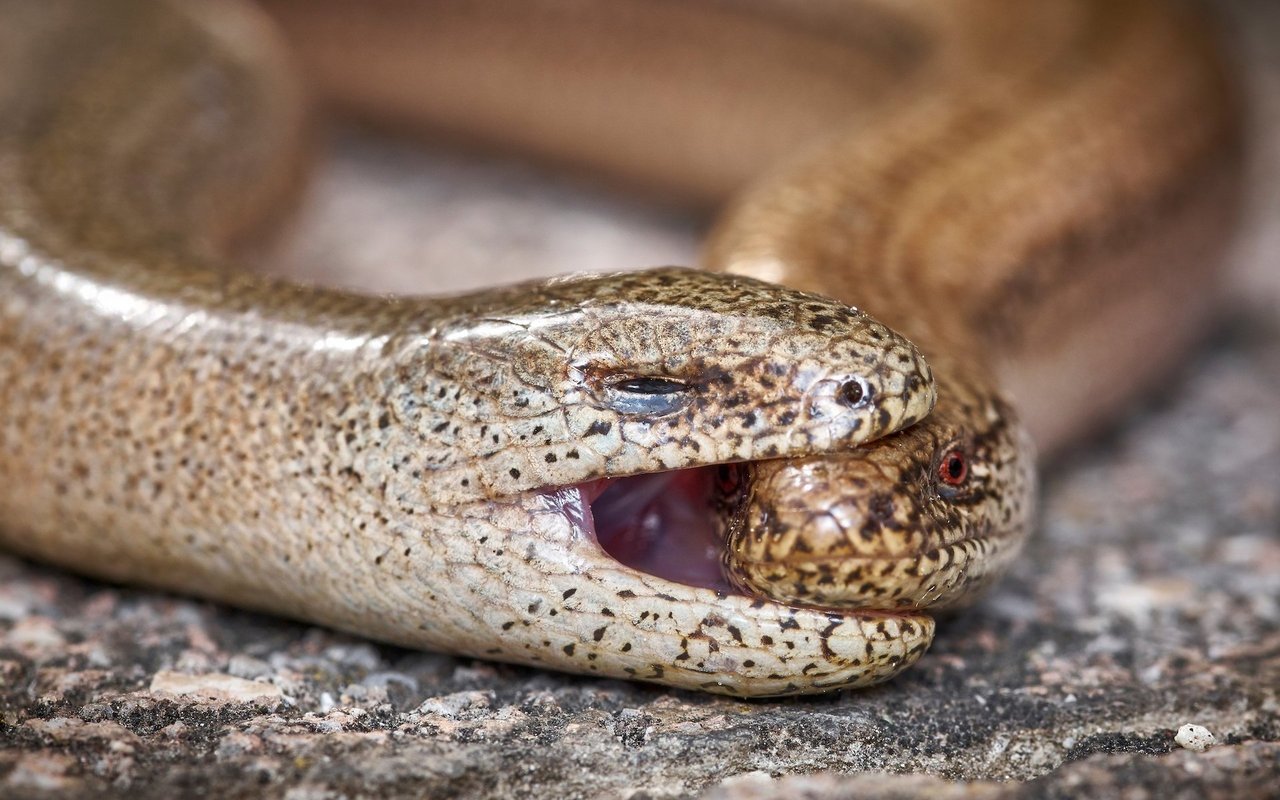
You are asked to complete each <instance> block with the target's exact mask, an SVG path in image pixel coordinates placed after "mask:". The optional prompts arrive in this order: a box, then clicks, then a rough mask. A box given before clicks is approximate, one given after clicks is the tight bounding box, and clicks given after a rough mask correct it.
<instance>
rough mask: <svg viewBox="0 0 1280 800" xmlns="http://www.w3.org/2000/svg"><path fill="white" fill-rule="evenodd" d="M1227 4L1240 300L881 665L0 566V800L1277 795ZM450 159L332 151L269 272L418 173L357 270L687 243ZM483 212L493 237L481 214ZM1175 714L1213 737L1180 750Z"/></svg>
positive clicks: (1262, 437)
mask: <svg viewBox="0 0 1280 800" xmlns="http://www.w3.org/2000/svg"><path fill="white" fill-rule="evenodd" d="M1225 8H1226V10H1227V11H1228V12H1230V17H1231V18H1233V19H1235V20H1236V21H1237V22H1241V23H1242V24H1241V25H1240V26H1239V28H1240V30H1241V31H1242V32H1243V35H1244V36H1245V37H1246V38H1245V44H1246V45H1248V44H1249V43H1252V44H1253V48H1252V49H1249V48H1248V47H1245V48H1244V49H1243V50H1242V52H1245V53H1252V54H1253V55H1254V59H1253V61H1252V62H1251V63H1252V69H1251V75H1252V76H1253V78H1254V80H1255V82H1256V88H1257V92H1256V94H1257V96H1258V97H1259V98H1260V99H1261V100H1262V105H1261V109H1262V115H1261V116H1260V119H1259V130H1260V131H1262V132H1263V134H1264V135H1263V136H1262V137H1261V139H1260V142H1261V147H1260V148H1259V153H1258V156H1259V157H1258V159H1257V163H1256V164H1255V175H1256V176H1258V180H1257V182H1256V183H1255V186H1257V187H1259V188H1258V189H1257V194H1258V197H1257V198H1256V202H1255V203H1254V207H1255V220H1254V225H1253V229H1254V230H1253V233H1252V236H1251V238H1250V239H1249V240H1248V242H1247V244H1246V245H1245V246H1244V247H1242V250H1241V252H1242V260H1243V261H1244V262H1245V263H1244V266H1243V268H1242V270H1241V271H1240V274H1241V276H1243V277H1241V278H1240V280H1241V281H1243V282H1244V284H1243V285H1245V286H1247V287H1248V288H1247V290H1246V291H1244V292H1238V293H1237V297H1238V298H1239V299H1238V300H1237V301H1236V302H1235V304H1234V305H1233V307H1232V313H1231V314H1230V315H1229V318H1228V319H1226V320H1224V322H1223V324H1222V326H1221V328H1220V330H1219V331H1218V333H1217V335H1216V336H1215V337H1214V339H1213V340H1212V341H1211V342H1209V343H1208V344H1207V345H1206V346H1205V347H1204V348H1203V349H1202V350H1201V351H1200V352H1199V353H1197V354H1196V355H1195V356H1194V357H1193V358H1192V359H1190V361H1189V363H1188V366H1187V367H1186V369H1185V370H1184V371H1183V372H1182V373H1181V374H1179V375H1175V376H1171V377H1170V379H1169V381H1168V382H1167V383H1166V385H1165V391H1164V392H1163V394H1162V396H1160V397H1156V398H1153V399H1151V400H1150V401H1149V402H1148V403H1147V404H1146V405H1145V406H1139V407H1137V408H1135V409H1134V410H1133V413H1132V415H1131V416H1129V417H1128V418H1126V419H1123V420H1121V421H1119V422H1118V424H1117V425H1116V427H1115V428H1114V430H1113V432H1112V433H1111V435H1110V436H1108V437H1106V438H1104V439H1102V440H1100V441H1095V442H1092V443H1090V444H1088V445H1087V446H1085V447H1082V448H1081V449H1080V450H1079V451H1078V452H1077V453H1075V454H1074V455H1073V456H1071V457H1070V458H1067V459H1064V460H1061V461H1057V462H1054V463H1051V464H1048V465H1046V469H1045V475H1046V479H1047V486H1046V490H1045V512H1044V521H1043V524H1042V526H1041V528H1040V530H1039V531H1038V533H1037V535H1036V536H1035V538H1034V540H1033V541H1032V543H1031V544H1030V546H1029V548H1028V551H1027V553H1026V555H1025V556H1024V557H1023V558H1022V559H1021V561H1020V562H1019V563H1018V566H1017V568H1016V570H1015V571H1014V573H1013V574H1012V575H1011V576H1010V577H1009V578H1008V579H1007V580H1005V581H1004V582H1003V583H1002V584H1001V585H1000V586H999V588H998V589H997V590H996V591H994V592H993V593H992V594H991V595H990V596H989V597H988V598H987V599H986V600H985V601H984V602H983V603H982V604H981V605H979V606H978V607H977V608H976V609H974V610H972V611H969V612H966V613H964V614H961V615H957V616H955V617H953V618H950V619H946V620H944V621H943V622H942V624H941V626H940V628H941V631H940V635H939V637H938V640H937V642H936V644H935V646H934V647H933V650H932V651H931V653H930V654H929V655H928V656H927V657H926V658H925V660H924V661H923V662H922V663H921V664H920V665H919V666H918V667H916V668H915V669H913V670H911V671H909V672H908V673H906V674H905V675H903V676H902V677H901V678H900V679H898V680H896V681H895V682H893V683H891V684H889V685H887V686H884V687H881V688H878V689H874V690H871V691H864V692H859V693H845V694H840V695H835V696H829V697H821V698H810V699H800V700H788V701H784V702H742V701H734V700H726V699H722V698H713V697H706V696H700V695H694V694H686V693H680V692H673V691H668V690H664V689H659V688H654V687H648V686H640V685H631V684H625V683H620V682H609V681H598V680H588V679H578V678H573V677H568V676H563V675H558V674H553V673H547V672H540V671H537V670H531V669H522V668H516V667H508V666H502V665H495V664H490V663H486V662H479V661H472V660H467V659H456V658H450V657H445V656H439V655H434V654H430V653H415V652H408V651H403V650H398V649H395V648H390V647H382V646H379V645H375V644H371V643H368V642H365V641H361V640H359V639H356V638H353V637H349V636H344V635H341V634H336V633H333V632H330V631H326V630H321V629H316V628H309V627H306V626H302V625H298V624H294V623H291V622H288V621H283V620H278V619H274V618H269V617H263V616H257V615H252V614H248V613H243V612H239V611H235V610H232V609H227V608H224V607H219V606H215V605H211V604H207V603H201V602H197V601H192V600H188V599H182V598H177V597H172V596H166V595H159V594H155V593H149V592H144V591H138V590H132V589H121V588H116V587H110V586H106V585H103V584H99V583H93V582H90V581H85V580H82V579H79V578H75V577H72V576H69V575H66V574H63V573H60V572H57V571H55V570H51V569H48V568H45V567H42V566H38V565H33V564H30V563H25V562H22V561H19V560H17V559H14V558H11V557H7V556H3V555H0V797H15V798H19V797H64V796H65V797H88V796H95V797H96V796H112V795H114V796H122V797H123V796H128V797H138V798H146V797H157V798H160V797H175V796H213V797H226V798H233V797H250V796H260V795H263V794H266V795H272V796H284V797H289V798H296V799H297V800H302V799H303V798H338V797H359V796H367V797H374V796H424V797H449V796H474V797H507V796H510V797H526V796H552V797H632V798H674V797H693V796H699V795H703V796H705V797H707V798H715V799H716V800H730V799H731V798H732V799H735V800H738V799H745V798H763V797H775V796H787V797H802V798H815V799H816V798H855V797H858V798H864V797H866V798H905V797H915V796H930V797H936V798H953V797H954V798H1006V797H1031V796H1035V797H1040V796H1048V797H1075V796H1116V795H1120V794H1121V793H1124V796H1126V797H1134V798H1147V797H1159V798H1162V800H1169V799H1170V798H1181V797H1188V798H1190V797H1223V798H1227V797H1232V798H1234V797H1255V796H1257V797H1262V796H1280V313H1278V312H1280V219H1278V218H1277V216H1278V215H1277V214H1276V213H1275V209H1276V208H1280V202H1277V196H1280V189H1277V188H1275V187H1276V184H1277V183H1280V180H1277V176H1278V175H1280V158H1277V155H1278V154H1280V108H1278V106H1280V91H1277V87H1278V86H1280V55H1278V54H1277V53H1276V52H1275V51H1274V42H1275V41H1276V40H1280V24H1278V23H1280V6H1277V5H1275V4H1272V3H1268V2H1267V0H1235V1H1234V2H1229V3H1226V4H1225ZM1268 58H1270V59H1272V60H1271V62H1270V63H1268V62H1267V59H1268ZM460 169H463V168H460V167H458V166H457V163H456V162H453V161H443V162H440V161H433V160H429V159H425V158H422V157H420V156H416V155H408V154H406V153H405V152H404V151H402V150H399V149H397V148H394V147H391V148H386V147H382V146H377V147H375V146H373V145H369V144H367V143H361V142H354V143H348V144H347V145H346V147H345V150H344V152H343V154H342V155H341V156H340V157H339V158H338V160H337V162H336V163H335V165H334V166H332V167H331V168H330V172H329V175H328V177H327V178H326V179H325V183H324V184H323V185H322V188H321V191H320V197H319V200H318V201H317V204H316V206H314V207H313V208H312V209H311V210H310V211H308V212H307V215H306V217H305V219H306V220H308V221H304V223H303V230H304V233H305V234H307V235H306V237H305V238H307V240H308V241H310V242H311V244H309V245H303V246H299V247H298V248H297V249H296V250H295V251H294V252H292V254H290V255H288V256H286V258H285V259H284V263H285V264H286V266H285V267H284V268H285V269H289V268H290V267H289V266H288V265H290V264H291V265H293V267H295V268H298V267H299V266H300V265H303V264H306V263H308V262H310V268H311V269H312V270H315V269H317V267H316V262H317V260H319V261H323V260H324V259H325V258H334V259H336V260H337V261H342V260H344V259H345V261H346V262H347V263H348V264H352V263H355V264H358V263H359V262H360V258H361V254H360V253H359V252H354V250H353V248H351V247H350V246H348V250H352V252H348V253H346V254H345V255H344V254H343V253H341V252H338V253H337V255H334V253H335V251H341V250H342V247H343V244H342V242H343V240H344V236H343V233H342V230H341V229H340V226H339V224H338V223H337V222H336V220H338V219H339V218H351V219H356V220H357V223H359V220H361V219H364V220H368V219H371V218H374V217H381V216H384V215H386V214H388V213H394V210H395V209H396V208H401V207H403V206H404V205H405V204H406V200H405V198H406V197H407V196H409V195H410V194H413V193H415V192H420V191H422V187H423V186H424V185H425V186H428V187H431V186H435V187H436V189H435V191H437V192H443V194H437V195H436V197H437V198H438V199H437V200H436V201H434V202H435V205H434V206H433V207H431V208H430V209H429V210H428V211H427V212H426V213H428V214H429V215H430V216H433V217H438V216H439V215H440V214H448V215H449V216H448V217H447V219H446V221H445V223H444V224H442V225H441V226H440V229H441V230H442V231H443V230H447V231H450V233H448V234H447V235H446V234H440V235H437V236H435V237H434V238H433V237H432V236H430V235H428V236H426V237H425V238H424V237H423V236H422V235H421V231H420V230H419V227H418V226H417V224H416V222H410V223H409V224H408V227H404V226H402V227H401V229H400V230H401V231H402V232H401V233H400V234H391V236H392V238H394V237H395V236H397V235H398V236H399V237H400V241H399V242H395V241H392V242H390V243H386V245H385V249H382V250H376V251H375V252H376V253H379V254H380V255H378V256H376V257H377V258H379V259H380V260H385V254H386V253H399V254H401V256H403V257H402V258H399V259H394V260H398V261H400V262H401V263H403V262H404V261H406V260H414V259H421V258H424V257H426V258H432V257H434V256H435V255H436V254H438V253H439V252H449V253H452V254H454V257H455V258H461V259H462V261H461V263H463V264H470V263H472V261H474V263H476V264H480V263H485V262H487V261H492V253H493V252H494V248H499V249H502V250H504V251H510V252H520V253H522V256H521V262H522V265H523V264H524V263H525V261H531V262H534V263H540V264H542V265H544V266H545V267H546V268H547V269H553V268H587V267H596V268H599V267H602V266H605V267H608V266H615V265H621V264H623V263H633V264H636V265H641V264H645V263H654V262H666V261H683V262H687V261H689V260H690V255H689V251H690V248H691V247H692V244H691V243H692V241H693V232H694V229H695V225H694V224H693V223H689V222H685V221H682V220H680V219H678V218H675V217H673V216H671V215H667V214H664V213H662V212H654V211H651V210H646V209H643V208H640V207H639V206H636V205H632V204H628V203H618V202H614V201H610V200H601V199H600V198H599V197H598V196H596V195H595V194H592V193H591V192H586V193H578V192H576V191H574V190H568V189H565V188H564V187H563V186H561V185H552V186H551V187H550V188H545V187H543V188H538V187H536V186H535V187H530V184H531V183H536V181H531V180H530V179H529V178H528V173H527V172H525V171H523V170H520V169H511V168H505V167H504V168H499V169H498V170H496V171H489V170H487V169H480V168H475V167H467V168H465V172H466V173H467V174H468V175H469V176H471V177H469V178H468V179H467V181H464V182H462V183H461V184H458V183H457V182H455V181H454V180H453V177H454V176H455V175H456V174H457V172H458V171H459V170H460ZM442 179H443V180H444V181H445V182H444V183H441V182H440V181H441V180H442ZM459 185H460V186H461V187H462V188H458V186H459ZM442 186H443V187H444V188H441V187H442ZM512 187H516V188H515V189H514V190H513V188H512ZM548 193H549V194H548ZM415 196H416V195H415ZM548 197H550V198H551V202H548ZM495 207H497V209H498V212H499V213H498V215H497V216H500V217H502V218H503V220H504V222H508V223H510V222H511V221H512V220H515V221H516V224H515V225H514V226H512V225H504V226H503V227H501V228H498V227H496V226H494V224H493V222H492V220H493V219H494V216H495V215H494V208H495ZM548 207H555V208H557V209H559V211H556V212H553V213H552V215H551V216H547V214H548V213H549V212H547V211H546V208H548ZM438 221H439V220H438V219H437V222H438ZM433 224H434V223H433ZM459 230H463V231H470V233H468V234H465V235H463V236H462V238H461V239H455V238H447V237H457V236H458V235H459V233H458V232H459ZM404 231H410V232H412V235H410V234H409V233H404ZM441 236H446V238H443V239H442V238H441ZM326 237H328V238H326ZM492 238H500V241H498V242H496V243H495V242H493V241H491V239H492ZM361 250H362V251H364V252H365V254H366V255H367V253H368V250H369V248H368V247H367V245H362V247H361ZM602 253H603V254H604V255H602ZM326 254H327V255H326ZM459 254H461V255H459ZM486 254H488V255H487V256H486ZM369 257H370V258H373V257H374V256H369ZM469 259H470V260H469ZM455 263H458V262H455ZM323 268H324V265H323V264H321V265H320V267H319V269H321V270H323ZM522 268H523V266H522ZM460 271H461V272H470V271H471V270H470V267H465V268H464V269H462V270H460ZM312 274H315V273H314V272H313V273H312ZM472 277H475V276H472ZM382 280H384V282H385V283H387V284H389V285H396V281H397V280H401V281H403V280H404V278H403V276H401V277H400V278H397V277H395V276H391V277H387V278H383V279H382ZM476 280H478V281H479V282H484V281H485V280H488V278H486V277H476ZM399 285H400V286H404V285H406V284H404V283H400V284H399ZM407 285H413V284H412V283H409V284H407ZM433 288H434V287H433ZM1188 723H1193V724H1197V725H1201V726H1203V727H1204V728H1206V729H1208V731H1209V732H1210V733H1211V734H1212V735H1213V736H1214V737H1215V739H1216V742H1217V744H1216V745H1215V746H1212V747H1210V748H1209V749H1207V750H1205V751H1204V752H1194V751H1192V750H1189V749H1184V748H1183V747H1182V746H1180V745H1179V744H1178V743H1177V742H1176V741H1175V736H1176V734H1177V732H1178V730H1179V729H1180V728H1181V727H1182V726H1184V725H1186V724H1188ZM814 773H818V774H814ZM704 793H705V794H704Z"/></svg>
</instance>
